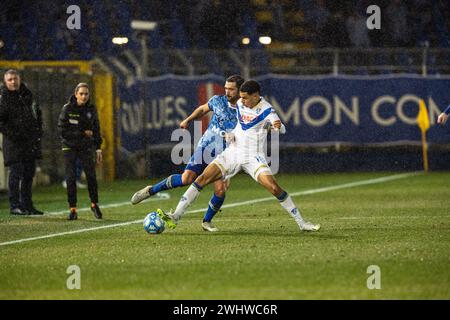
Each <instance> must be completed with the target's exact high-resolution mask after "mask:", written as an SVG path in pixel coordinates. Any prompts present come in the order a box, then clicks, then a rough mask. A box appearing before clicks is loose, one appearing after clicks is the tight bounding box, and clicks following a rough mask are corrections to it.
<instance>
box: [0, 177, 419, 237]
mask: <svg viewBox="0 0 450 320" xmlns="http://www.w3.org/2000/svg"><path fill="white" fill-rule="evenodd" d="M421 173H422V172H412V173H403V174H396V175H392V176H386V177H381V178H375V179H369V180H361V181H356V182H350V183H344V184H339V185H336V186H330V187H323V188H318V189H311V190H305V191H299V192H294V193H291V194H290V195H291V196H292V197H295V196H300V195H308V194H314V193H320V192H327V191H331V190H339V189H346V188H352V187H357V186H362V185H368V184H376V183H381V182H386V181H392V180H398V179H403V178H407V177H411V176H414V175H418V174H421ZM269 200H272V201H273V200H274V197H273V196H272V197H266V198H259V199H254V200H248V201H241V202H236V203H231V204H227V205H224V206H223V207H222V208H232V207H237V206H244V205H247V204H253V203H258V202H263V201H269ZM123 205H129V202H126V203H124V204H123ZM111 206H115V207H119V206H120V205H119V204H112V205H111ZM103 207H104V208H106V207H107V206H103ZM110 208H111V207H110ZM206 209H207V208H203V209H197V210H190V211H187V212H186V213H196V212H202V211H205V210H206ZM86 210H89V209H88V208H86ZM53 214H58V213H56V212H55V213H53ZM135 223H142V219H139V220H133V221H127V222H122V223H114V224H109V225H106V226H101V227H92V228H86V229H79V230H73V231H67V232H60V233H53V234H48V235H44V236H38V237H32V238H25V239H19V240H13V241H7V242H1V243H0V246H7V245H10V244H16V243H22V242H28V241H33V240H40V239H48V238H54V237H61V236H65V235H68V234H76V233H83V232H88V231H94V230H101V229H106V228H115V227H123V226H128V225H131V224H135Z"/></svg>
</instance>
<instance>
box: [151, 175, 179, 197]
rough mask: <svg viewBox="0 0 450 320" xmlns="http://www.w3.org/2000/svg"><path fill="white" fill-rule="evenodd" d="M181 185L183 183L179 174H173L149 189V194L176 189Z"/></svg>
mask: <svg viewBox="0 0 450 320" xmlns="http://www.w3.org/2000/svg"><path fill="white" fill-rule="evenodd" d="M182 185H183V181H182V179H181V174H173V175H171V176H169V177H167V178H165V179H164V180H162V181H160V182H158V183H157V184H155V185H154V186H152V187H151V188H150V194H152V195H153V194H156V193H158V192H160V191H164V190H169V189H173V188H178V187H181V186H182Z"/></svg>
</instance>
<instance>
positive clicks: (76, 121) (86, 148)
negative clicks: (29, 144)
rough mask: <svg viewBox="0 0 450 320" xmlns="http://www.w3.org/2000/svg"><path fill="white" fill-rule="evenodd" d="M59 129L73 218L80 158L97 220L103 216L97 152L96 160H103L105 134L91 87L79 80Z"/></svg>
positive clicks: (75, 210) (71, 217) (64, 109)
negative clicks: (98, 183) (99, 202)
mask: <svg viewBox="0 0 450 320" xmlns="http://www.w3.org/2000/svg"><path fill="white" fill-rule="evenodd" d="M58 129H59V133H60V137H61V142H62V150H63V152H64V158H65V170H66V182H67V199H68V202H69V207H70V213H69V217H68V219H69V220H76V219H77V185H76V171H77V159H79V160H80V162H81V165H82V167H83V170H84V172H85V174H86V180H87V185H88V192H89V197H90V199H91V210H92V212H93V213H94V216H95V217H96V218H97V219H101V218H102V212H101V211H100V208H99V206H98V186H97V176H96V173H95V161H94V151H95V154H96V157H95V158H96V162H97V163H101V162H102V160H103V157H102V150H101V149H100V147H101V145H102V137H101V136H100V125H99V121H98V115H97V110H96V108H95V106H94V105H92V104H91V103H90V100H89V86H88V85H87V84H86V83H79V84H78V85H77V86H76V88H75V94H74V95H73V96H71V97H70V99H69V102H68V103H67V104H65V105H64V107H63V108H62V110H61V113H60V115H59V120H58Z"/></svg>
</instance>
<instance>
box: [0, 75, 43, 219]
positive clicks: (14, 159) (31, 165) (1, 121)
mask: <svg viewBox="0 0 450 320" xmlns="http://www.w3.org/2000/svg"><path fill="white" fill-rule="evenodd" d="M3 80H4V86H2V87H1V88H0V132H1V133H2V134H3V156H4V159H5V166H8V167H9V182H8V196H9V204H10V213H11V214H13V215H42V214H43V212H42V211H39V210H37V209H36V208H35V207H34V205H33V200H32V185H33V178H34V174H35V172H36V160H37V159H42V150H41V138H42V117H41V110H40V109H39V106H38V105H37V103H36V102H35V101H34V100H33V94H32V93H31V91H30V90H29V89H28V88H27V86H26V85H25V84H24V83H22V82H21V78H20V75H19V73H18V72H17V71H16V70H13V69H10V70H8V71H6V72H5V74H4V76H3Z"/></svg>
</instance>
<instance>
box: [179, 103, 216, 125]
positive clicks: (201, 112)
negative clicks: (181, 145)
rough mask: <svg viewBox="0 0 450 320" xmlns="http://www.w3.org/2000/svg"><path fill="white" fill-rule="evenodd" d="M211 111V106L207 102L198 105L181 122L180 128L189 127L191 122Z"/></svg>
mask: <svg viewBox="0 0 450 320" xmlns="http://www.w3.org/2000/svg"><path fill="white" fill-rule="evenodd" d="M209 111H210V109H209V106H208V104H207V103H205V104H202V105H201V106H199V107H197V108H196V109H195V110H194V111H193V112H192V113H191V114H190V115H189V117H187V118H186V119H184V120H183V121H181V122H180V128H181V129H187V128H188V127H189V123H191V122H192V121H194V120H197V119H199V118H201V117H203V116H204V115H205V114H207V113H208V112H209Z"/></svg>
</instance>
